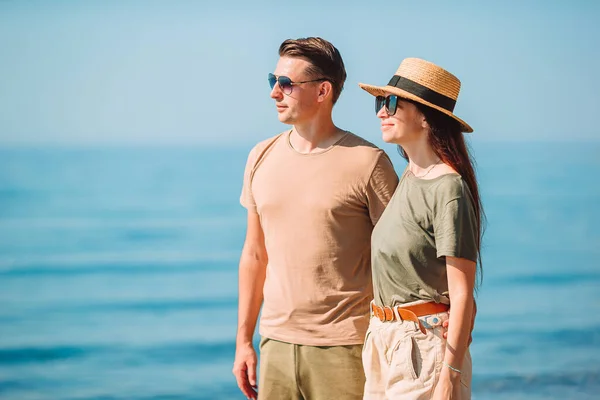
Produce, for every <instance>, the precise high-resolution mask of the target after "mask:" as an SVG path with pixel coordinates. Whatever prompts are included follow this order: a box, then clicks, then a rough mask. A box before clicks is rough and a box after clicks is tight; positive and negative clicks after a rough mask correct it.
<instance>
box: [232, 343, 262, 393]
mask: <svg viewBox="0 0 600 400" xmlns="http://www.w3.org/2000/svg"><path fill="white" fill-rule="evenodd" d="M232 372H233V375H235V380H236V381H237V385H238V387H239V388H240V390H241V391H242V393H244V396H246V398H248V399H253V400H256V399H257V397H258V390H257V387H256V351H255V350H254V346H252V343H249V344H247V345H238V346H236V349H235V361H234V362H233V371H232Z"/></svg>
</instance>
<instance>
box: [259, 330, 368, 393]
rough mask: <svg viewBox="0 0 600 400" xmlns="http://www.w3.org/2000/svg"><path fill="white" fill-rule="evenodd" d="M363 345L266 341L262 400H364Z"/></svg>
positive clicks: (263, 343) (262, 346) (261, 375)
mask: <svg viewBox="0 0 600 400" xmlns="http://www.w3.org/2000/svg"><path fill="white" fill-rule="evenodd" d="M362 348H363V345H362V344H357V345H349V346H304V345H298V344H291V343H285V342H279V341H277V340H273V339H268V338H264V337H263V338H262V340H261V342H260V371H259V382H258V398H259V400H266V399H269V400H360V399H362V397H363V389H364V386H365V375H364V372H363V367H362V361H361V353H362Z"/></svg>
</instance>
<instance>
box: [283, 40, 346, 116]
mask: <svg viewBox="0 0 600 400" xmlns="http://www.w3.org/2000/svg"><path fill="white" fill-rule="evenodd" d="M279 56H280V57H284V56H285V57H296V58H302V59H304V60H306V61H308V62H309V63H310V64H311V65H310V66H309V67H308V68H307V70H306V72H307V74H309V75H310V77H311V78H313V79H318V78H326V79H327V81H329V82H331V86H332V87H333V104H335V102H336V101H337V99H338V98H339V97H340V94H341V93H342V89H344V82H346V67H345V66H344V61H343V60H342V56H341V54H340V52H339V51H338V49H336V48H335V46H334V45H332V44H331V43H329V42H328V41H327V40H325V39H321V38H319V37H308V38H300V39H288V40H286V41H285V42H283V43H282V44H281V46H279Z"/></svg>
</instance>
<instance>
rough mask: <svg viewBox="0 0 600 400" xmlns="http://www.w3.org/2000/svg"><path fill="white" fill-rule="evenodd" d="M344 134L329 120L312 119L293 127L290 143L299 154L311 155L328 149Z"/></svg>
mask: <svg viewBox="0 0 600 400" xmlns="http://www.w3.org/2000/svg"><path fill="white" fill-rule="evenodd" d="M344 134H345V132H344V131H343V130H341V129H340V128H338V127H337V126H335V124H334V123H333V121H332V119H331V118H327V119H313V120H311V121H308V122H305V123H300V124H295V125H294V128H293V130H292V133H291V135H290V143H291V145H292V147H293V148H294V149H295V150H296V151H297V152H299V153H313V152H317V151H320V150H324V149H326V148H328V147H330V146H331V145H333V144H334V143H336V142H337V141H338V140H340V138H341V137H342V136H344Z"/></svg>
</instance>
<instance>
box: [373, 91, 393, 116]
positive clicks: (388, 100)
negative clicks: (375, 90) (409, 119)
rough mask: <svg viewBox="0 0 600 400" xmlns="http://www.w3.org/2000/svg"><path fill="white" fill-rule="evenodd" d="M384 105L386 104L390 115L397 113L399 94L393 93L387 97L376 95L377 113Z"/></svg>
mask: <svg viewBox="0 0 600 400" xmlns="http://www.w3.org/2000/svg"><path fill="white" fill-rule="evenodd" d="M383 106H385V108H386V110H387V114H388V115H394V114H396V109H397V108H398V96H396V95H393V94H391V95H389V96H387V97H384V96H377V97H375V114H377V113H378V112H379V110H381V109H382V108H383Z"/></svg>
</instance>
